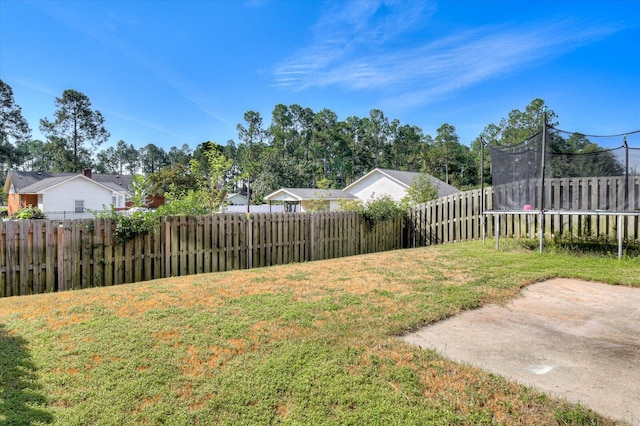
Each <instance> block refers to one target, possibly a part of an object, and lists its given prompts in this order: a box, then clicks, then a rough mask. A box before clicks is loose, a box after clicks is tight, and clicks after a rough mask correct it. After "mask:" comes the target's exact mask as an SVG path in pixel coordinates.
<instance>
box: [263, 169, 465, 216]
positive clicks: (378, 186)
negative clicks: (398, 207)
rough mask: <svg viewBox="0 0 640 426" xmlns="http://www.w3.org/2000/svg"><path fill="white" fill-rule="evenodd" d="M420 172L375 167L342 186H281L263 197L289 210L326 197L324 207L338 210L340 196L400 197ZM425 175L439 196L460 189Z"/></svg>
mask: <svg viewBox="0 0 640 426" xmlns="http://www.w3.org/2000/svg"><path fill="white" fill-rule="evenodd" d="M420 175H421V173H417V172H405V171H401V170H391V169H381V168H376V169H373V170H372V171H370V172H369V173H367V174H366V175H364V176H362V177H361V178H360V179H358V180H356V181H355V182H353V183H352V184H350V185H348V186H346V187H345V188H344V189H342V190H337V189H328V190H325V189H310V188H280V189H279V190H277V191H275V192H273V193H271V194H269V195H267V196H266V197H265V200H266V201H268V202H269V203H271V202H284V203H285V206H287V205H288V206H289V207H288V209H289V211H302V212H304V211H308V210H309V207H310V203H311V202H318V201H325V202H326V210H330V211H332V210H338V204H339V200H360V201H362V202H366V201H367V200H369V199H371V198H378V197H381V196H383V195H388V196H390V197H391V198H392V199H393V200H395V201H400V200H402V199H403V198H404V197H405V196H406V195H407V190H408V189H409V187H411V185H413V182H414V180H415V179H416V178H417V177H418V176H420ZM427 177H428V178H429V180H430V181H431V184H432V185H433V187H434V188H435V189H436V191H437V194H438V197H444V196H447V195H451V194H455V193H456V192H460V190H459V189H458V188H456V187H454V186H451V185H449V184H447V183H445V182H443V181H441V180H440V179H437V178H435V177H433V176H431V175H427Z"/></svg>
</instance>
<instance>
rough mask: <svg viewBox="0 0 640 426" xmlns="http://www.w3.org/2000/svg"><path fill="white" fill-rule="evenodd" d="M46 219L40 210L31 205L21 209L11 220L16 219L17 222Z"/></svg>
mask: <svg viewBox="0 0 640 426" xmlns="http://www.w3.org/2000/svg"><path fill="white" fill-rule="evenodd" d="M46 218H47V217H46V216H45V214H44V213H43V212H42V210H40V209H39V208H37V207H33V206H32V205H28V206H26V207H22V208H21V209H19V210H18V211H17V212H15V213H14V215H13V219H18V220H29V219H46Z"/></svg>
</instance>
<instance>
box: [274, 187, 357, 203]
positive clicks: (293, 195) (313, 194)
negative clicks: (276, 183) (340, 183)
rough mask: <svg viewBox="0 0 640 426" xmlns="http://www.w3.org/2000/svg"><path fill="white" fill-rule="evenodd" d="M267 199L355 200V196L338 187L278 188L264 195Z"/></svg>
mask: <svg viewBox="0 0 640 426" xmlns="http://www.w3.org/2000/svg"><path fill="white" fill-rule="evenodd" d="M264 199H265V200H268V201H304V200H313V199H323V200H326V201H335V200H355V199H356V197H355V196H354V195H352V194H349V193H348V192H345V191H341V190H339V189H315V188H280V189H279V190H277V191H275V192H272V193H271V194H269V195H267V196H266V197H264Z"/></svg>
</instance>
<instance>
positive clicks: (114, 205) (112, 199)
mask: <svg viewBox="0 0 640 426" xmlns="http://www.w3.org/2000/svg"><path fill="white" fill-rule="evenodd" d="M111 204H113V207H118V205H117V204H116V196H115V195H114V196H113V197H111Z"/></svg>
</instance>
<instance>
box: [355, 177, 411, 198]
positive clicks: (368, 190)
mask: <svg viewBox="0 0 640 426" xmlns="http://www.w3.org/2000/svg"><path fill="white" fill-rule="evenodd" d="M349 193H351V194H353V195H355V196H356V197H358V198H359V199H360V200H362V201H364V202H366V201H368V200H369V199H370V198H371V196H372V195H373V196H375V197H376V198H378V197H380V196H382V195H385V194H387V195H390V196H391V198H392V199H394V200H395V201H400V200H402V198H404V196H405V195H406V194H407V189H406V188H405V187H404V186H403V185H400V184H399V183H397V182H395V181H393V180H391V179H389V178H388V177H386V176H384V175H382V174H380V173H374V174H372V175H371V176H369V177H368V178H366V179H363V180H362V181H360V182H358V183H356V184H355V185H354V186H352V187H350V188H349Z"/></svg>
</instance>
